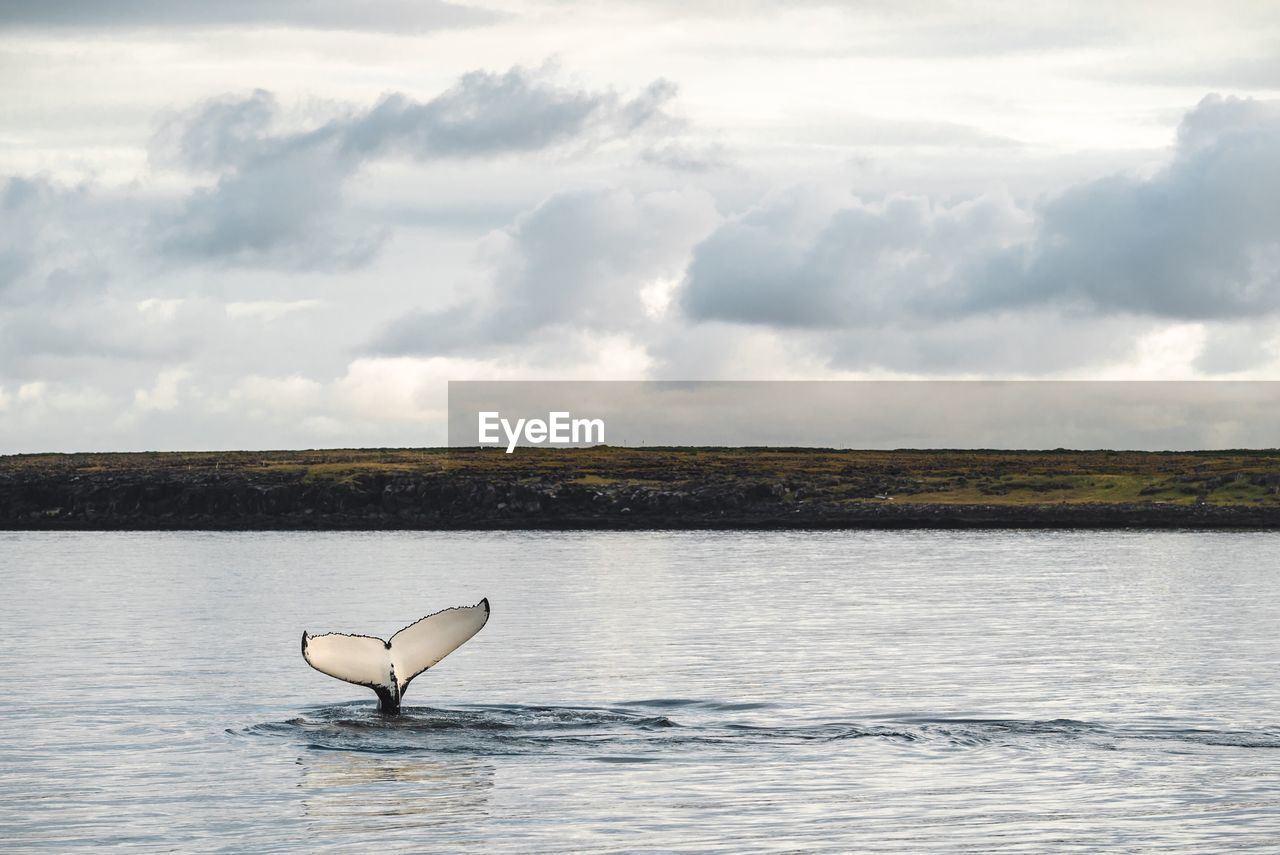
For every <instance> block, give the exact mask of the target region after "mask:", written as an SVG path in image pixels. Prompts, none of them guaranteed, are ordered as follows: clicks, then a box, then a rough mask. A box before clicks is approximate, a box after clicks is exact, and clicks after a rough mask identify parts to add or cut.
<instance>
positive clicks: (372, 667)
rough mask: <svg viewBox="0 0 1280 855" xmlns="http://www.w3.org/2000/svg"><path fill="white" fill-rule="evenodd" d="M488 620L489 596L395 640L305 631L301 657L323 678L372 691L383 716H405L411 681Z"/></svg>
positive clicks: (401, 633) (439, 614) (438, 614)
mask: <svg viewBox="0 0 1280 855" xmlns="http://www.w3.org/2000/svg"><path fill="white" fill-rule="evenodd" d="M488 620H489V598H488V597H485V598H484V599H483V600H481V601H480V602H478V603H476V604H475V605H474V606H458V607H456V608H452V609H445V610H444V611H439V612H436V613H435V614H433V615H427V616H426V617H424V618H422V619H421V620H418V621H415V622H414V623H411V624H409V625H408V626H406V627H405V628H404V629H402V630H400V631H399V632H397V633H396V634H395V635H393V636H391V640H390V641H383V640H382V639H381V638H374V637H373V636H371V635H348V634H347V633H342V632H330V633H325V634H324V635H309V634H308V633H306V632H303V633H302V658H303V659H305V660H307V664H308V665H310V666H311V667H312V668H315V669H316V670H317V671H319V672H320V673H322V674H328V675H329V676H330V677H336V678H337V679H339V680H345V681H346V682H348V683H354V684H356V685H357V686H364V687H366V688H369V689H373V691H374V692H376V693H377V695H378V706H379V709H381V710H382V711H383V712H384V713H388V714H391V715H395V714H396V713H399V712H400V701H401V699H402V698H403V697H404V693H405V690H406V689H407V688H408V687H409V682H410V681H411V680H413V678H414V677H416V676H418V675H419V674H421V673H422V672H423V671H426V670H427V669H428V668H430V667H432V666H433V665H435V664H436V663H437V662H439V661H440V660H441V659H443V658H445V657H446V656H448V655H449V654H450V653H452V652H453V651H455V650H457V649H458V648H459V647H461V646H462V645H463V644H465V643H466V641H467V640H468V639H469V638H471V636H473V635H475V634H476V633H477V632H479V631H480V630H481V628H483V627H484V625H485V623H486V622H487V621H488Z"/></svg>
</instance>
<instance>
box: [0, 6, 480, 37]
mask: <svg viewBox="0 0 1280 855" xmlns="http://www.w3.org/2000/svg"><path fill="white" fill-rule="evenodd" d="M497 18H498V15H497V14H496V13H494V12H491V11H489V10H486V9H483V8H480V7H476V6H469V5H463V4H456V3H447V2H442V0H378V2H373V3H368V2H366V3H345V2H341V0H319V2H314V0H272V2H270V3H262V2H255V0H220V2H216V3H174V2H166V0H113V2H110V3H102V2H96V0H40V2H37V3H23V2H16V3H4V4H0V28H2V29H16V28H38V29H50V28H56V29H86V30H87V29H99V28H102V27H121V28H147V29H154V28H159V27H175V28H202V27H233V28H236V29H241V28H246V27H299V28H316V29H336V30H371V31H380V32H425V31H430V30H438V29H445V28H453V27H466V26H475V25H478V24H484V23H488V22H490V21H494V20H496V19H497Z"/></svg>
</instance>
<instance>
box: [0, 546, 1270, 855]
mask: <svg viewBox="0 0 1280 855" xmlns="http://www.w3.org/2000/svg"><path fill="white" fill-rule="evenodd" d="M1277 568H1280V536H1277V535H1271V534H1244V533H1212V534H1211V533H1193V532H1185V533H1014V532H1008V533H943V532H926V533H759V534H755V533H594V534H588V533H572V534H519V533H513V534H479V533H445V534H441V533H398V534H338V533H332V534H191V533H182V534H155V533H129V534H91V533H84V534H34V533H0V597H2V598H0V620H2V622H3V624H2V626H3V632H2V633H0V662H2V665H0V707H2V708H0V834H2V839H0V845H3V846H4V848H6V849H37V848H43V849H47V850H51V851H58V852H62V851H67V850H71V849H78V848H90V847H93V848H103V847H109V846H122V847H124V846H128V847H145V848H154V849H167V850H182V851H189V850H217V849H226V850H237V851H273V850H285V849H298V850H306V851H323V850H349V851H357V850H368V851H374V849H375V847H376V850H377V851H383V852H386V851H396V850H414V851H449V852H456V851H485V852H489V851H513V852H514V851H518V852H527V851H567V850H577V851H632V850H648V851H666V850H703V851H707V850H721V851H734V852H737V851H747V850H762V849H775V850H786V851H850V850H857V851H902V852H922V851H938V850H946V851H966V850H972V851H984V852H985V851H1026V852H1044V851H1060V850H1072V849H1075V850H1079V851H1096V850H1098V849H1101V848H1107V849H1119V850H1124V851H1134V850H1146V849H1151V850H1162V851H1169V850H1177V851H1221V850H1224V849H1227V848H1234V849H1237V850H1239V849H1247V848H1255V849H1258V850H1264V849H1269V850H1271V851H1275V850H1276V849H1277V846H1278V841H1280V679H1278V675H1280V671H1278V670H1277V666H1278V665H1280V570H1278V569H1277ZM482 596H488V597H489V598H490V600H491V602H492V605H493V615H492V619H491V620H490V622H489V625H488V626H487V627H486V628H485V629H484V630H483V631H482V632H481V633H480V634H479V635H478V636H476V637H475V638H474V639H473V640H472V641H471V642H470V643H468V644H467V645H466V646H464V647H463V648H461V649H460V650H458V651H457V652H456V653H454V654H453V655H452V656H450V657H449V658H448V659H447V660H445V661H444V662H443V663H441V664H440V665H439V666H438V667H437V668H435V669H432V670H431V671H430V672H428V673H427V674H424V675H423V676H422V677H419V678H418V679H417V680H416V681H415V682H414V684H413V685H412V687H411V688H410V689H409V692H408V694H407V696H406V704H407V710H406V713H405V715H403V716H401V717H399V718H385V717H383V716H381V715H379V714H378V713H377V712H376V711H375V706H374V701H375V699H374V695H373V693H372V692H370V691H368V690H365V689H362V688H360V687H357V686H351V685H348V684H345V683H340V682H338V681H335V680H332V679H330V678H328V677H325V676H324V675H322V674H319V673H317V672H315V671H313V670H311V669H310V668H308V667H307V666H306V664H305V663H304V662H303V660H302V658H301V656H300V653H299V639H300V636H301V634H302V631H303V629H308V630H310V631H311V632H313V633H316V632H325V631H331V630H343V631H350V632H365V633H370V634H374V635H383V636H384V637H386V635H387V634H389V633H391V632H393V631H394V630H396V629H398V628H399V627H401V626H402V625H404V624H407V623H409V622H410V621H412V620H414V619H415V618H418V617H420V616H422V615H423V614H426V613H428V612H432V611H436V610H438V609H440V608H442V607H445V606H450V605H457V604H469V603H474V602H476V601H477V600H479V599H480V598H481V597H482Z"/></svg>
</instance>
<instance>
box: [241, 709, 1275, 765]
mask: <svg viewBox="0 0 1280 855" xmlns="http://www.w3.org/2000/svg"><path fill="white" fill-rule="evenodd" d="M768 706H771V705H765V704H738V703H725V702H720V701H699V700H689V699H678V700H677V699H660V700H653V701H632V702H628V703H626V704H620V705H617V706H609V707H556V706H522V705H496V704H485V705H475V706H467V707H459V708H455V709H436V708H430V707H411V708H407V709H406V710H405V711H404V712H403V713H402V714H401V715H399V716H386V715H382V714H381V713H379V712H378V711H377V710H376V708H374V707H372V706H371V705H370V704H368V703H366V702H353V703H349V704H338V705H331V706H322V707H312V708H309V709H307V710H306V711H305V712H304V713H303V714H302V715H300V716H296V717H294V718H290V719H286V720H284V721H277V722H265V723H261V724H256V725H251V726H249V727H246V728H243V729H241V730H233V731H229V732H230V733H232V734H233V735H236V736H246V737H264V738H274V739H284V740H290V741H293V742H296V743H300V744H301V745H303V746H304V747H306V748H310V749H315V750H320V751H350V752H357V753H370V754H400V753H415V752H418V753H436V754H442V755H448V754H454V755H458V754H462V755H473V756H481V757H483V756H500V755H512V754H521V755H527V754H546V755H574V756H579V757H583V758H587V759H596V760H601V761H605V762H618V761H620V760H643V761H653V760H661V759H671V760H673V761H674V760H679V759H680V757H681V756H682V755H681V754H680V752H679V751H678V750H677V749H681V748H687V747H690V746H693V747H702V748H704V749H706V748H712V749H722V750H744V751H759V750H761V749H770V748H773V749H784V748H786V747H787V746H804V745H812V744H816V743H837V742H846V741H850V740H875V741H878V742H884V743H900V744H904V745H910V746H912V747H913V748H914V749H916V750H939V751H940V750H954V749H965V748H969V749H975V748H985V747H996V748H1009V749H1016V750H1055V749H1058V748H1062V747H1064V746H1069V745H1078V746H1087V747H1091V748H1102V749H1108V750H1123V749H1125V748H1135V749H1136V748H1141V749H1142V750H1147V751H1150V750H1162V749H1164V750H1169V751H1173V752H1176V751H1180V750H1187V749H1190V748H1194V747H1210V746H1212V747H1234V748H1240V749H1276V748H1280V730H1240V731H1232V730H1214V729H1198V728H1187V727H1161V726H1155V725H1145V724H1132V725H1124V724H1120V725H1117V724H1102V723H1095V722H1086V721H1077V720H1074V719H1068V718H1060V719H1050V720H1043V721H1037V720H1027V721H1023V720H1008V719H975V718H947V717H930V716H907V717H903V718H901V719H898V720H894V721H878V722H855V721H848V720H842V719H830V720H823V721H804V722H802V723H797V724H794V725H791V724H777V723H772V724H762V723H752V722H749V721H743V720H741V718H740V717H734V718H728V717H717V716H716V715H715V713H717V712H730V711H732V712H739V713H740V712H743V711H749V710H755V709H762V708H765V707H768ZM680 709H683V710H688V711H691V712H692V711H696V712H697V713H698V714H697V715H696V716H693V715H691V716H689V717H688V718H686V719H684V720H677V719H675V718H673V717H671V716H669V715H665V714H654V710H668V711H675V710H680Z"/></svg>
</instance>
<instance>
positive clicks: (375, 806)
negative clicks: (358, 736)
mask: <svg viewBox="0 0 1280 855" xmlns="http://www.w3.org/2000/svg"><path fill="white" fill-rule="evenodd" d="M298 767H299V768H300V769H301V772H302V779H301V783H300V784H299V786H300V787H301V789H302V807H303V811H304V813H305V815H306V817H307V819H308V821H309V825H310V829H311V833H312V834H317V835H320V838H321V839H325V838H327V837H329V836H331V835H332V834H335V833H341V832H344V831H346V830H348V829H350V828H352V827H353V826H355V827H364V828H379V829H382V830H383V831H390V830H397V831H409V830H413V829H443V828H448V827H451V826H457V825H458V824H459V823H469V822H474V821H475V819H476V818H477V817H482V816H487V815H488V807H489V796H490V793H491V791H492V789H493V775H494V772H493V766H492V765H491V764H490V763H488V762H486V761H484V760H480V759H475V758H465V757H456V756H455V757H444V758H436V757H429V756H426V757H424V756H421V755H414V754H402V755H389V756H387V755H370V754H362V753H359V752H348V751H308V752H304V753H302V754H300V755H299V756H298Z"/></svg>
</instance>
